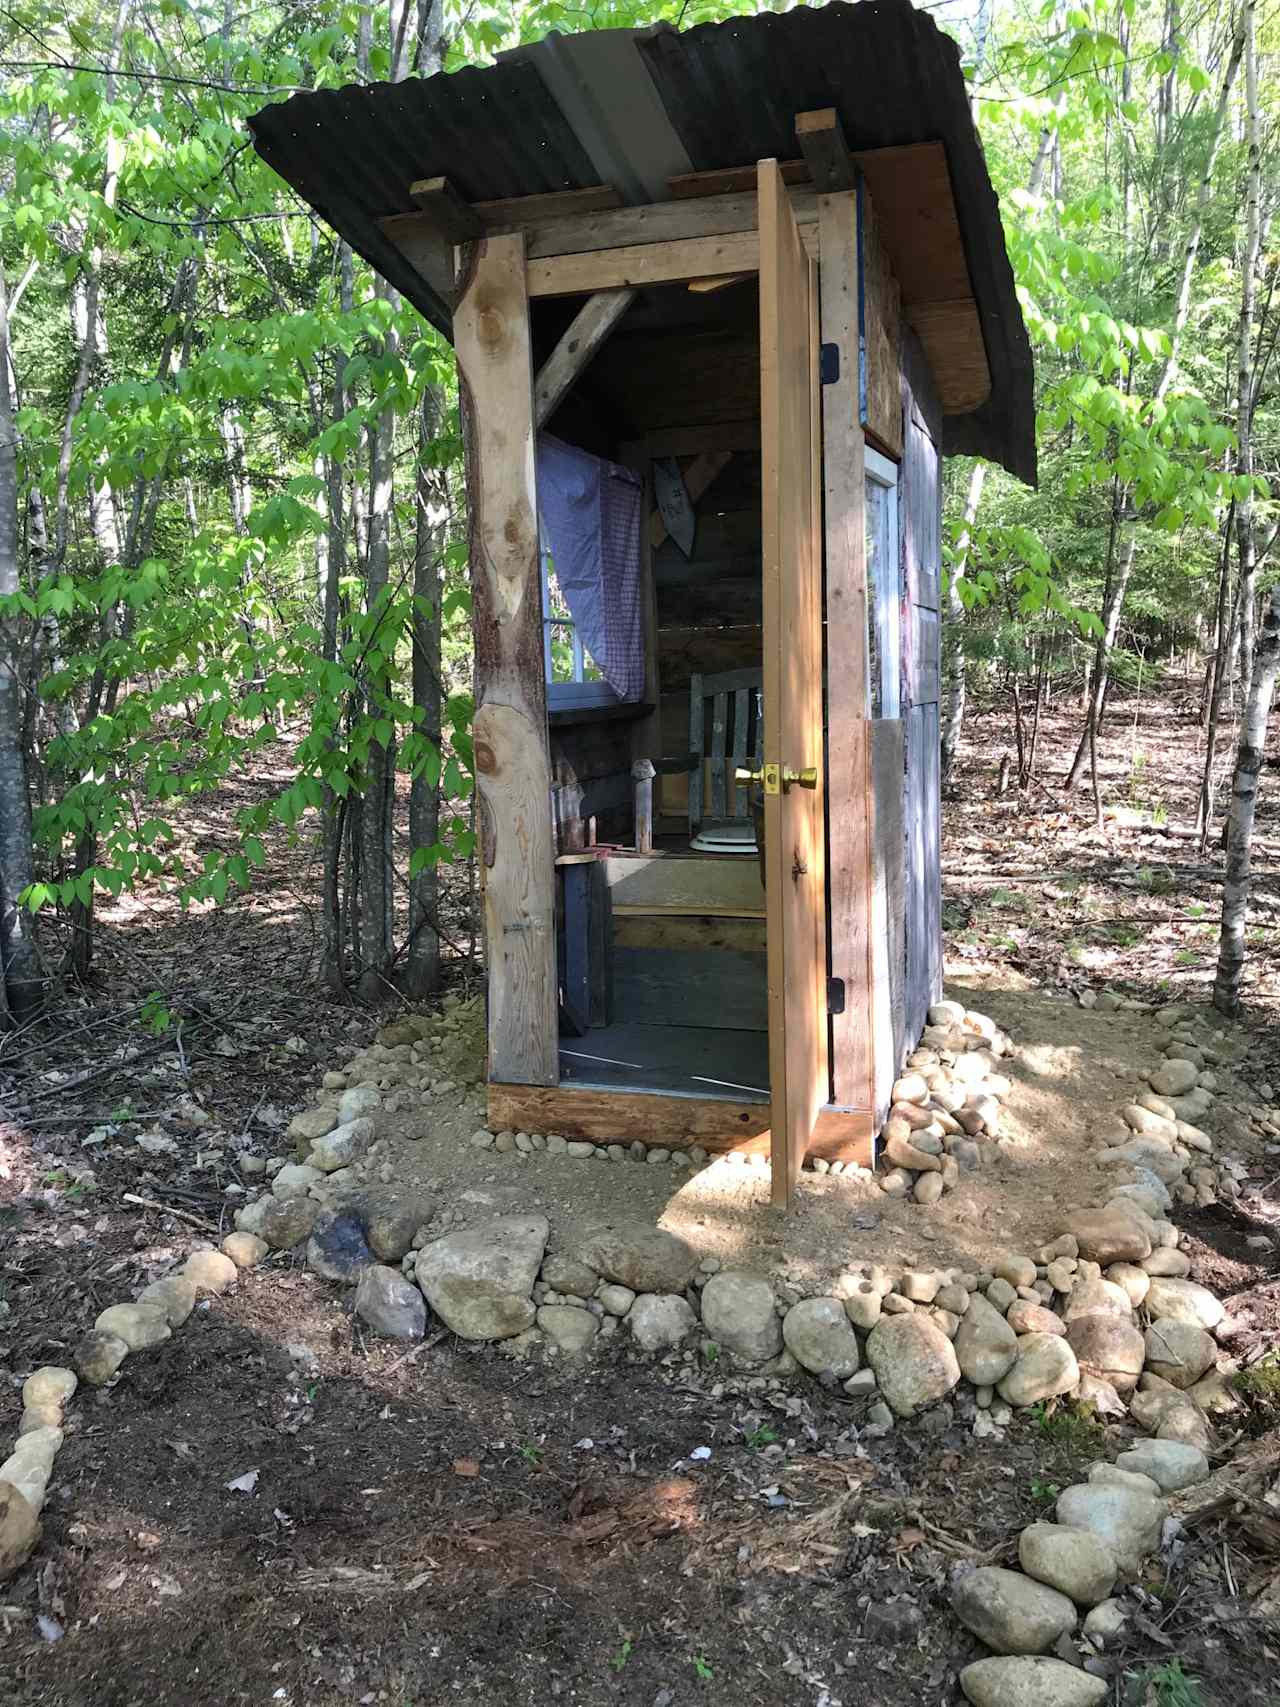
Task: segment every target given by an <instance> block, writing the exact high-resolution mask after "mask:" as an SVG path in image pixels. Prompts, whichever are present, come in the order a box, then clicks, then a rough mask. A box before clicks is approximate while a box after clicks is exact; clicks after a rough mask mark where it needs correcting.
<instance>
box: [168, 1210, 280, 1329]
mask: <svg viewBox="0 0 1280 1707" xmlns="http://www.w3.org/2000/svg"><path fill="white" fill-rule="evenodd" d="M269 1249H270V1246H269V1245H268V1244H267V1241H266V1240H265V1239H260V1238H259V1237H258V1235H257V1234H256V1233H228V1234H227V1236H226V1238H225V1239H224V1240H223V1241H222V1251H223V1255H224V1256H229V1257H230V1258H231V1260H232V1262H233V1263H234V1264H235V1265H236V1267H237V1268H257V1266H258V1264H259V1263H260V1262H261V1261H262V1259H263V1258H264V1257H265V1256H266V1255H267V1252H268V1251H269ZM169 1326H170V1327H174V1326H176V1323H174V1322H172V1321H171V1322H170V1323H169Z"/></svg>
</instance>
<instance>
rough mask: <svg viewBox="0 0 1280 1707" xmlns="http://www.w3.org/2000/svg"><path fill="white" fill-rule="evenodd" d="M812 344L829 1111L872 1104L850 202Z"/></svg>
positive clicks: (862, 489) (838, 207) (823, 243)
mask: <svg viewBox="0 0 1280 1707" xmlns="http://www.w3.org/2000/svg"><path fill="white" fill-rule="evenodd" d="M818 232H819V237H818V241H819V255H820V284H821V293H822V304H821V312H822V341H823V343H825V344H834V345H835V346H836V347H837V349H838V350H839V352H840V374H839V378H838V379H836V380H835V382H834V383H832V384H829V385H824V386H823V388H822V439H823V451H822V465H823V482H824V489H825V496H826V506H825V515H826V560H827V574H826V604H827V608H826V617H827V658H828V667H827V787H828V794H827V824H828V834H829V842H830V849H829V862H830V863H829V866H828V873H829V889H830V901H829V907H830V919H831V926H830V929H831V973H832V976H833V977H836V978H839V979H841V980H842V981H843V983H844V988H845V1002H844V1012H843V1013H842V1014H836V1015H834V1016H833V1018H832V1021H831V1077H832V1097H831V1100H832V1101H833V1102H834V1103H835V1104H836V1105H837V1106H839V1107H842V1108H855V1109H870V1108H872V1107H873V1106H874V1102H875V1031H874V1027H873V1025H872V1024H871V1013H872V992H873V988H874V965H873V953H872V942H871V933H870V918H871V884H872V860H871V838H872V833H873V826H872V816H871V799H870V787H871V758H870V741H869V724H868V722H867V558H866V524H865V514H864V511H865V497H866V483H865V471H864V465H863V450H864V443H863V436H862V425H861V422H860V420H859V402H858V258H857V202H856V197H855V195H854V194H853V193H852V192H849V193H846V194H840V195H827V196H822V197H821V198H820V199H819V203H818Z"/></svg>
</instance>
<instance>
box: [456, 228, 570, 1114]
mask: <svg viewBox="0 0 1280 1707" xmlns="http://www.w3.org/2000/svg"><path fill="white" fill-rule="evenodd" d="M453 328H454V347H455V349H456V351H457V355H458V389H459V396H460V402H461V412H462V421H463V437H464V443H465V449H466V470H467V497H468V513H469V519H468V542H469V549H470V563H471V586H472V626H473V630H474V634H475V686H476V717H475V758H476V790H477V795H478V806H479V816H480V829H481V851H482V860H481V870H482V873H483V881H484V918H485V941H486V958H487V964H488V980H489V985H488V987H489V1077H490V1079H492V1080H497V1081H499V1082H504V1083H510V1084H527V1085H554V1084H557V1083H558V1082H559V1040H558V1037H557V1023H556V1009H557V989H556V939H555V871H554V864H553V842H552V830H551V766H550V758H549V754H548V747H547V707H546V683H545V681H544V678H543V650H542V577H541V573H540V568H539V560H538V497H537V487H536V484H535V478H534V428H533V373H532V366H531V360H530V343H529V304H528V298H527V295H526V291H525V261H524V237H523V235H522V234H519V233H517V234H515V235H512V236H504V237H487V238H483V239H481V240H480V241H479V242H477V243H475V244H472V245H469V246H468V247H467V248H466V249H465V250H464V251H463V264H462V269H461V274H460V277H459V289H458V303H457V307H456V309H455V311H454V322H453Z"/></svg>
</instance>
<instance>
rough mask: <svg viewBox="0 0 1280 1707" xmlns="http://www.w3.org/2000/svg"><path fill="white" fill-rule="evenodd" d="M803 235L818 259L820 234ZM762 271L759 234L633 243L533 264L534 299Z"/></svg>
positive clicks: (809, 230) (806, 231)
mask: <svg viewBox="0 0 1280 1707" xmlns="http://www.w3.org/2000/svg"><path fill="white" fill-rule="evenodd" d="M802 235H803V238H804V243H805V247H806V249H808V250H809V252H810V253H811V254H814V255H816V254H817V248H818V236H817V230H816V228H815V227H814V226H813V225H805V226H803V227H802ZM759 266H760V234H759V232H757V231H737V232H729V233H726V234H724V235H721V236H716V237H685V238H672V239H669V240H668V241H665V242H661V243H631V244H627V245H624V246H623V247H622V248H620V249H593V250H590V251H588V252H586V253H584V254H578V255H551V256H548V257H546V258H545V259H543V260H540V261H530V262H529V267H528V281H529V295H530V296H531V297H540V296H578V295H586V293H587V292H588V291H596V290H615V289H617V288H618V286H620V285H633V286H635V287H636V288H637V289H640V288H643V287H644V286H646V285H660V284H687V283H688V282H689V280H690V279H707V278H715V277H718V276H719V275H722V274H724V273H754V272H757V271H758V270H759Z"/></svg>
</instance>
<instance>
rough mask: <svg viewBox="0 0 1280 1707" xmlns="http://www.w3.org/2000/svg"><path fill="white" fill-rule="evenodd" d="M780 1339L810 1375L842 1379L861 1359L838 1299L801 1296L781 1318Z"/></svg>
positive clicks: (855, 1340)
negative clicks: (831, 1376)
mask: <svg viewBox="0 0 1280 1707" xmlns="http://www.w3.org/2000/svg"><path fill="white" fill-rule="evenodd" d="M705 1296H706V1294H705V1291H704V1293H703V1297H704V1299H705ZM704 1311H705V1304H704ZM704 1319H705V1316H704ZM782 1338H783V1340H784V1341H785V1343H786V1347H787V1350H788V1351H789V1352H790V1353H791V1355H792V1357H794V1358H795V1360H796V1362H797V1363H798V1364H800V1365H801V1367H802V1368H804V1369H807V1370H808V1371H809V1373H810V1374H811V1375H833V1376H834V1377H835V1378H836V1380H837V1381H844V1380H846V1379H847V1378H848V1377H849V1376H850V1375H853V1374H854V1373H855V1372H856V1371H857V1369H858V1365H859V1363H860V1362H861V1358H860V1357H859V1355H858V1337H857V1335H856V1334H855V1333H854V1331H853V1327H852V1325H851V1324H850V1321H849V1318H848V1316H846V1315H845V1311H844V1305H843V1304H842V1303H841V1302H840V1300H839V1299H838V1298H802V1299H801V1300H800V1302H799V1303H798V1304H793V1305H792V1306H791V1308H790V1309H789V1310H788V1311H787V1314H786V1316H785V1317H784V1319H783V1323H782Z"/></svg>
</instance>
